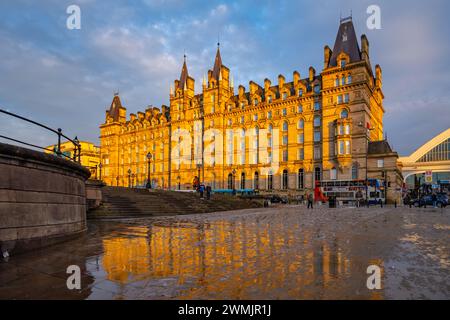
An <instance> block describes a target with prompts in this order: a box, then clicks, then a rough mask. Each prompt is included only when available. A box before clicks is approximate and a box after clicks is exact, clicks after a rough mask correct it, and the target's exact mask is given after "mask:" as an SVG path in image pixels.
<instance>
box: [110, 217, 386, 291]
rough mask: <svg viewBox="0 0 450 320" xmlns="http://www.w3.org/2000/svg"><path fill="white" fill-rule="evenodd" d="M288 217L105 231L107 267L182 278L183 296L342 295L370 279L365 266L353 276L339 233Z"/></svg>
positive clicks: (144, 276)
mask: <svg viewBox="0 0 450 320" xmlns="http://www.w3.org/2000/svg"><path fill="white" fill-rule="evenodd" d="M285 218H286V216H284V215H282V214H280V216H279V217H277V218H275V219H274V218H273V216H271V217H270V219H267V217H265V216H261V217H255V216H250V217H240V218H235V219H227V220H210V221H208V222H201V223H196V222H193V221H178V222H175V223H165V224H163V223H154V224H149V225H147V226H129V227H125V229H124V230H123V231H122V232H121V233H118V234H113V235H110V236H109V237H108V238H105V239H103V245H104V256H103V268H104V269H105V271H106V272H107V275H108V279H109V280H112V281H116V282H119V283H121V284H126V283H130V282H134V281H141V280H155V279H165V278H171V279H176V282H177V285H178V286H179V287H181V288H182V289H183V290H181V291H180V294H179V295H178V296H177V297H178V298H193V299H195V298H212V299H215V298H235V299H258V298H259V299H262V298H275V299H276V298H280V299H297V298H327V297H328V296H327V295H324V294H323V292H330V296H329V297H331V298H337V297H339V292H344V291H346V292H348V290H350V292H351V291H352V286H355V287H357V288H362V287H365V283H366V274H364V273H362V274H361V275H360V279H359V277H358V279H354V276H353V275H352V278H353V279H351V280H350V281H348V279H349V276H350V267H351V263H350V260H349V258H347V257H346V256H345V254H344V253H343V252H347V251H348V250H346V251H344V250H342V248H341V247H340V245H341V243H340V241H339V239H338V238H336V237H335V238H333V239H327V240H325V237H323V236H321V234H320V232H316V233H314V232H311V231H306V230H305V229H304V228H303V227H302V226H301V221H299V220H297V221H295V223H292V220H291V219H285ZM309 229H311V228H309ZM347 249H348V248H347ZM323 289H326V290H323ZM334 295H335V296H334ZM366 298H380V296H379V295H374V296H371V295H370V293H367V296H366Z"/></svg>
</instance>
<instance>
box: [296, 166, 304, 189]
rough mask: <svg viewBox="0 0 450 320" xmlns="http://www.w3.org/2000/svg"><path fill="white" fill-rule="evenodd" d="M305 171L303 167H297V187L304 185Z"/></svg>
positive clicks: (301, 187)
mask: <svg viewBox="0 0 450 320" xmlns="http://www.w3.org/2000/svg"><path fill="white" fill-rule="evenodd" d="M304 182H305V172H304V170H303V169H298V188H299V189H303V188H304V185H305V183H304Z"/></svg>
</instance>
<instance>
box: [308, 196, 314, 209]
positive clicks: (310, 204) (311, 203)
mask: <svg viewBox="0 0 450 320" xmlns="http://www.w3.org/2000/svg"><path fill="white" fill-rule="evenodd" d="M313 201H314V196H313V194H312V193H310V194H308V209H309V208H310V207H311V209H313Z"/></svg>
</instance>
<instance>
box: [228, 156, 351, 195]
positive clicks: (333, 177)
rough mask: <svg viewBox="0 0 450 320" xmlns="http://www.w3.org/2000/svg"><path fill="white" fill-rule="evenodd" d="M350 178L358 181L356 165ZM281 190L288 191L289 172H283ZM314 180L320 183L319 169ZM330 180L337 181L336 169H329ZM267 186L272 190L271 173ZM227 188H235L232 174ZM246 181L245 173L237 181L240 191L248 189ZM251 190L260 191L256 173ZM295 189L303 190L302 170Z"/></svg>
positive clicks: (303, 172) (272, 178)
mask: <svg viewBox="0 0 450 320" xmlns="http://www.w3.org/2000/svg"><path fill="white" fill-rule="evenodd" d="M351 176H352V179H353V180H356V179H358V164H356V163H355V164H353V166H352V167H351ZM280 178H281V184H280V186H281V189H283V190H287V189H289V187H290V185H289V172H288V170H286V169H285V170H283V172H282V174H281V176H280ZM291 179H292V177H291ZM314 180H315V181H321V180H322V169H321V168H320V167H316V168H314ZM330 180H337V170H336V168H334V167H333V168H332V169H330ZM266 181H267V185H266V188H267V189H268V190H273V189H274V175H273V174H272V173H269V174H268V175H267V180H266ZM227 182H228V183H227V187H228V189H234V188H235V187H236V185H235V177H234V176H233V174H232V173H229V174H228V180H227ZM247 182H248V180H247V179H246V175H245V172H242V173H241V175H240V181H239V187H240V189H246V188H247V187H250V186H248V185H247ZM251 187H252V188H254V189H260V187H261V186H260V175H259V172H258V171H256V172H255V173H254V175H253V183H252V186H251ZM296 188H297V189H304V188H305V171H304V169H298V171H297V185H296Z"/></svg>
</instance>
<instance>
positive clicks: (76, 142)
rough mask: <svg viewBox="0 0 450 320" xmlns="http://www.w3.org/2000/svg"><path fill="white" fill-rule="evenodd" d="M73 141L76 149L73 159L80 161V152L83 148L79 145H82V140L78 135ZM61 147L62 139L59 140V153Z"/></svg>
mask: <svg viewBox="0 0 450 320" xmlns="http://www.w3.org/2000/svg"><path fill="white" fill-rule="evenodd" d="M73 142H74V143H75V149H74V153H73V155H74V156H73V158H74V159H73V160H74V161H75V162H77V160H78V162H80V160H79V159H80V154H79V152H81V150H80V148H79V146H80V141H79V140H78V137H77V136H76V137H75V138H74V139H73ZM60 147H61V142H60V141H58V150H57V152H58V154H60V153H61V150H60V149H59V148H60Z"/></svg>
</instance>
